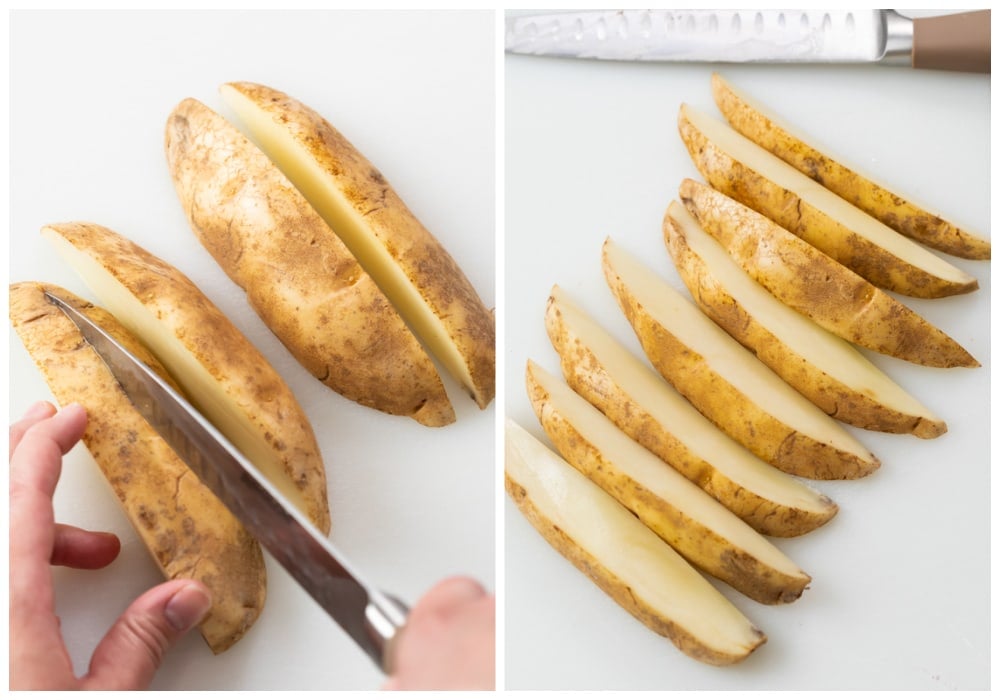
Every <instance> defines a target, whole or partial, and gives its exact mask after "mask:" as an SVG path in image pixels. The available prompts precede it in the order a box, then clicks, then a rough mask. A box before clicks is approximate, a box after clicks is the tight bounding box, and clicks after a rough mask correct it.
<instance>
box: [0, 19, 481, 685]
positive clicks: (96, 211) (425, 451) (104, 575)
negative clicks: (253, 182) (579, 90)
mask: <svg viewBox="0 0 1000 700" xmlns="http://www.w3.org/2000/svg"><path fill="white" fill-rule="evenodd" d="M10 28H11V37H12V45H11V83H10V107H11V114H10V120H11V121H10V127H11V135H10V138H11V152H10V156H11V160H10V185H11V187H10V197H11V216H10V278H11V280H12V281H20V280H38V281H45V282H51V283H56V284H60V285H63V286H65V287H67V288H68V289H70V290H71V291H74V292H76V293H78V294H80V295H81V296H84V297H85V298H90V299H93V298H94V297H93V296H92V295H91V294H90V292H89V290H88V289H86V287H84V286H83V284H82V283H81V282H80V281H79V279H78V278H77V277H76V276H75V274H74V273H73V272H72V271H71V270H70V269H68V268H67V267H65V266H64V265H63V263H62V262H61V261H60V260H58V259H56V258H55V257H54V256H53V252H52V251H51V250H50V248H49V245H48V243H47V242H45V241H44V240H42V239H41V237H40V236H39V234H38V231H39V228H40V227H41V226H43V225H44V224H47V223H54V222H59V221H69V220H89V221H94V222H96V223H99V224H102V225H104V226H107V227H109V228H111V229H113V230H115V231H117V232H118V233H120V234H122V235H125V236H127V237H129V238H132V239H133V240H135V241H137V242H138V243H139V244H140V245H143V246H144V247H146V248H147V249H148V250H150V251H151V252H153V253H154V254H156V255H158V256H160V257H161V258H163V259H165V260H167V261H168V262H170V263H172V264H174V265H175V266H177V267H178V268H180V269H181V270H182V271H183V272H184V273H185V274H187V275H188V276H189V277H191V278H192V279H193V280H194V281H195V283H196V284H198V285H199V286H200V287H201V288H202V290H203V291H204V292H205V293H206V294H207V295H208V296H209V298H211V299H212V300H213V301H214V302H215V303H216V304H217V305H218V306H219V307H220V308H221V309H222V310H223V311H224V312H225V313H226V314H227V315H228V316H229V317H230V318H231V319H232V320H233V322H234V323H236V325H237V326H239V327H240V328H241V329H242V330H243V331H244V332H245V333H246V334H247V336H248V337H249V338H250V339H251V340H252V341H253V342H254V343H256V344H257V346H258V347H259V348H260V349H261V350H262V351H263V352H264V354H265V355H266V356H267V358H268V359H269V360H270V361H271V362H272V363H273V364H274V365H275V367H276V368H277V369H278V370H279V372H281V374H282V375H283V376H284V377H285V378H286V380H287V381H288V383H289V384H290V385H291V387H292V389H293V390H294V391H295V393H296V395H297V396H298V398H299V400H300V402H301V403H302V404H303V407H304V408H305V410H306V412H307V413H308V415H309V417H310V419H311V420H312V423H313V426H314V428H315V431H316V433H317V437H318V439H319V442H320V448H321V450H322V453H323V457H324V460H325V462H326V465H327V473H328V478H329V486H330V500H331V504H330V506H331V512H332V518H333V528H332V535H331V538H332V540H333V541H334V542H335V543H336V544H337V545H338V546H340V547H341V549H342V550H343V551H344V552H345V553H346V554H347V555H348V556H349V557H350V559H351V560H352V561H353V562H354V563H355V564H356V565H357V567H358V568H359V569H360V570H361V571H363V572H364V573H365V574H367V576H368V578H369V579H370V580H371V581H373V582H374V583H375V584H377V585H379V586H381V587H383V588H384V589H385V590H386V591H388V592H391V593H394V594H396V595H398V596H399V597H400V598H402V599H403V600H405V601H407V602H409V603H410V604H413V603H415V602H416V600H417V599H418V598H419V596H420V594H421V593H422V592H423V591H425V590H426V589H427V588H429V587H430V586H431V585H432V584H434V583H435V582H436V581H437V580H438V579H440V578H442V577H444V576H446V575H450V574H469V575H472V576H474V577H476V578H477V579H479V580H481V581H483V582H484V583H485V584H486V585H487V587H488V588H490V589H493V588H494V553H495V548H494V521H495V510H494V502H495V489H494V480H495V479H494V477H495V471H494V453H495V449H494V422H495V418H496V415H497V409H496V407H495V405H491V406H490V407H489V409H488V410H486V411H480V410H479V409H478V408H476V407H475V405H474V404H473V403H472V401H471V400H469V399H468V398H467V397H466V395H465V394H464V392H463V391H461V390H460V389H459V388H458V387H457V385H456V384H455V383H454V382H452V381H450V380H448V381H447V383H446V386H447V388H448V390H449V394H450V395H451V396H452V399H453V403H454V405H455V408H456V411H457V413H458V422H457V423H456V424H454V425H452V426H449V427H446V428H440V429H431V428H425V427H422V426H420V425H418V424H417V423H415V422H414V421H412V420H410V419H407V418H401V417H392V416H387V415H384V414H381V413H377V412H375V411H372V410H368V409H364V408H361V407H359V406H357V405H355V404H353V403H351V402H348V401H347V400H345V399H343V398H341V397H340V396H338V395H337V394H335V393H333V392H332V391H331V390H329V389H327V388H326V387H325V386H323V385H321V384H320V383H319V382H318V381H316V380H315V379H313V378H312V377H311V376H309V375H308V374H307V373H306V372H305V371H304V370H302V369H301V368H300V367H299V366H298V365H297V364H296V363H295V362H294V360H293V359H292V358H291V356H290V355H289V354H288V353H287V351H286V350H285V349H284V348H283V347H282V346H281V345H280V344H279V343H278V342H277V340H275V338H274V337H273V336H272V335H271V334H270V333H269V331H268V330H267V329H266V328H265V327H264V326H263V324H262V323H261V322H260V321H259V319H258V318H257V317H256V316H255V315H254V314H253V312H252V311H251V310H250V309H249V307H248V306H247V304H246V302H245V300H244V296H243V294H242V292H241V291H240V290H239V289H238V288H237V287H236V286H235V285H234V284H233V283H232V282H230V281H229V279H228V278H227V277H226V276H225V275H224V274H223V273H222V271H221V270H220V269H219V268H218V267H217V266H216V264H215V262H214V261H213V260H212V259H211V258H210V257H209V255H208V254H207V253H206V252H205V251H204V250H203V249H202V248H201V246H200V245H199V244H198V242H197V240H196V238H195V237H194V235H193V234H192V233H191V232H190V230H189V228H188V225H187V222H186V220H185V218H184V216H183V213H182V210H181V207H180V205H179V203H178V201H177V196H176V193H175V191H174V189H173V185H172V183H171V181H170V178H169V174H168V172H167V168H166V164H165V160H164V156H163V127H164V124H165V122H166V119H167V115H168V114H169V112H170V110H171V109H172V108H173V107H174V106H175V105H176V104H177V103H178V102H180V101H181V100H182V99H183V98H185V97H195V98H197V99H199V100H201V101H202V102H204V103H206V104H207V105H208V106H209V107H212V108H213V109H216V110H219V111H221V112H222V113H223V114H227V115H228V112H227V111H226V110H225V108H224V105H223V104H222V101H221V99H220V98H219V97H218V94H217V89H218V86H219V85H220V84H222V83H223V82H226V81H231V80H250V81H255V82H261V83H265V84H268V85H271V86H273V87H276V88H278V89H281V90H283V91H285V92H288V93H289V94H291V95H293V96H294V97H297V98H298V99H300V100H302V101H303V102H305V103H306V104H309V105H310V106H312V107H313V108H315V109H316V110H318V111H319V112H320V113H321V114H323V115H324V116H326V117H327V119H329V120H330V121H331V123H333V124H334V125H335V126H336V127H337V128H339V129H340V130H341V131H342V132H343V133H344V134H345V135H346V136H347V137H348V138H349V139H350V140H351V141H353V142H354V144H355V145H356V146H357V147H358V148H359V149H360V150H361V151H362V152H363V153H365V154H366V155H367V156H368V158H369V159H370V160H371V161H372V162H373V163H375V165H376V166H377V167H378V168H379V169H380V170H381V171H382V173H383V174H384V175H385V176H386V178H387V179H388V180H389V181H390V182H391V183H392V184H393V186H394V187H395V188H396V190H397V191H398V192H399V193H400V195H401V196H402V198H403V199H404V201H406V202H407V204H408V205H409V206H410V208H411V209H412V210H413V211H414V212H415V213H416V214H417V216H418V217H419V218H420V219H421V220H422V221H423V222H424V223H425V225H426V226H427V227H428V228H429V229H430V230H431V231H432V232H434V233H435V235H436V236H437V237H438V238H439V239H440V240H441V241H442V242H443V243H444V245H445V247H446V248H448V250H449V251H450V252H451V253H452V255H453V256H454V257H455V259H456V260H457V261H458V263H459V264H460V265H461V266H462V268H463V269H464V270H465V272H466V273H467V275H468V276H469V277H470V279H471V281H472V283H473V285H474V286H475V287H476V289H477V290H478V291H479V293H480V295H481V296H482V297H483V299H484V301H485V302H486V304H487V305H488V306H490V307H492V306H494V305H495V304H496V299H495V294H494V283H495V266H494V259H495V255H494V252H495V244H494V241H495V234H494V226H495V208H494V193H495V189H496V187H495V185H496V181H495V155H494V150H495V149H494V143H495V124H496V121H495V119H496V118H495V80H494V73H495V67H496V60H497V58H496V53H495V50H494V36H495V35H494V13H493V12H491V11H486V12H474V13H469V12H450V13H436V14H428V13H398V12H390V13H354V12H292V11H281V12H257V11H240V12H232V11H203V12H140V13H128V12H66V11H57V12H49V13H28V12H17V13H14V14H13V15H12V16H11V20H10ZM9 348H10V372H11V389H10V403H9V408H10V411H11V415H12V416H13V417H17V416H20V415H21V413H22V412H23V411H24V410H25V409H26V408H27V407H28V406H29V405H30V404H31V403H32V402H34V401H36V400H38V399H45V398H51V394H50V393H49V391H48V389H47V387H46V385H45V383H44V381H43V380H42V378H41V375H40V374H39V372H38V371H37V370H36V369H35V367H34V365H33V364H32V362H31V360H30V358H29V357H28V356H27V353H26V352H25V351H24V349H23V346H22V345H21V343H20V341H19V340H18V338H17V336H16V335H15V334H13V333H11V339H10V342H9ZM56 509H57V510H56V512H57V517H58V518H59V519H60V520H63V521H66V522H71V523H73V524H76V525H79V526H82V527H88V528H95V529H102V530H111V531H114V532H116V533H118V535H119V536H120V537H121V538H122V541H123V545H124V547H123V551H122V553H121V555H120V557H119V559H118V561H116V562H115V563H114V564H113V565H111V566H110V567H108V568H107V569H106V570H103V571H99V572H79V571H71V570H64V569H58V570H56V573H55V575H56V584H57V596H58V614H59V615H60V617H61V619H62V628H63V631H64V632H65V635H66V638H67V640H68V643H69V647H70V652H71V654H72V658H73V660H74V663H75V664H76V668H77V670H78V671H80V672H82V671H84V670H85V668H86V664H87V662H88V660H89V655H90V651H91V650H92V648H93V646H94V645H95V643H96V642H97V640H98V639H99V638H100V636H101V635H102V634H103V632H104V630H106V629H107V627H108V626H109V625H110V624H111V622H112V621H113V620H114V618H115V617H116V616H117V615H118V614H119V612H120V611H121V610H122V609H124V607H125V605H126V604H127V603H128V602H129V601H131V600H132V599H133V598H135V597H136V596H138V595H139V594H140V593H141V592H142V591H144V590H145V589H147V588H148V587H150V586H152V585H154V584H156V583H157V582H159V581H160V580H161V579H160V574H159V572H158V570H157V569H156V567H155V565H154V563H153V561H152V559H151V557H150V556H149V555H148V554H147V553H146V551H145V548H144V547H143V546H142V544H141V543H140V542H138V541H137V539H136V537H135V535H134V534H133V532H132V530H131V529H130V527H129V526H128V524H127V522H126V521H125V519H124V517H123V516H122V515H121V513H120V510H119V508H118V505H117V502H116V501H115V499H114V498H113V496H112V494H111V492H110V489H109V488H108V487H107V486H106V484H105V483H104V481H103V478H102V477H101V476H100V474H99V472H98V470H97V467H96V465H95V464H94V463H93V461H92V460H91V459H90V457H89V455H88V454H87V453H86V452H85V451H84V450H83V449H82V447H81V448H77V449H76V450H74V451H73V452H72V453H71V454H70V455H69V457H68V458H67V459H66V462H65V467H64V471H63V477H62V481H61V483H60V486H59V489H58V491H57V497H56ZM268 577H269V590H268V600H267V604H266V606H265V609H264V611H263V614H262V616H261V618H260V619H259V621H258V622H257V624H256V625H255V626H254V627H253V628H252V629H251V630H250V632H249V633H248V634H247V636H246V637H245V638H244V639H243V640H242V641H240V642H239V643H238V644H237V645H236V646H234V647H233V648H232V649H231V650H229V651H227V652H225V653H224V654H222V655H220V656H218V657H213V655H212V654H211V652H210V651H209V650H208V648H207V646H206V645H205V644H204V642H203V641H202V640H201V639H200V637H199V636H198V635H197V634H192V635H189V636H188V637H187V638H185V639H184V640H183V641H182V642H181V644H180V646H179V648H178V649H176V650H175V651H174V652H172V653H171V654H170V655H168V657H167V659H166V662H165V664H164V666H163V668H162V670H161V672H160V673H159V674H158V676H157V677H156V680H155V682H154V688H158V689H214V688H222V689H254V690H262V689H317V690H322V689H348V688H357V689H367V688H375V687H377V686H378V685H379V684H380V683H381V680H382V676H381V674H380V673H379V672H378V671H377V670H376V669H375V667H374V665H373V664H371V663H370V662H369V660H368V658H367V657H365V656H364V655H363V654H362V653H361V652H360V651H359V650H358V649H357V648H356V647H355V646H354V645H353V643H352V642H351V641H350V640H349V638H348V637H347V636H346V635H344V634H343V633H342V632H341V631H340V629H339V628H338V627H336V625H335V624H334V623H333V622H332V621H330V620H329V619H328V618H327V617H326V616H325V614H324V613H322V612H321V611H320V609H319V608H318V607H317V606H316V605H315V604H314V603H313V602H312V601H311V599H310V598H308V596H307V595H306V594H305V593H304V592H303V591H302V590H300V589H299V588H298V587H297V586H296V584H295V583H294V582H293V581H292V580H291V579H290V578H289V577H288V576H287V574H285V572H284V571H282V570H281V568H280V566H278V565H276V564H275V563H274V562H273V560H271V559H268Z"/></svg>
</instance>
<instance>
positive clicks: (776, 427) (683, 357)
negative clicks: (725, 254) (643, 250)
mask: <svg viewBox="0 0 1000 700" xmlns="http://www.w3.org/2000/svg"><path fill="white" fill-rule="evenodd" d="M603 266H604V275H605V278H606V279H607V281H608V285H609V286H610V287H611V290H612V292H614V294H615V297H616V298H617V299H618V304H619V306H620V307H621V309H622V311H624V313H625V316H626V318H628V320H629V323H631V324H632V327H633V329H634V330H635V333H636V336H637V337H638V339H639V343H640V344H641V345H642V348H643V350H644V351H645V353H646V356H647V357H648V358H649V360H650V362H652V364H653V367H655V368H656V369H657V371H659V372H660V374H662V375H663V376H664V378H666V380H667V381H669V382H670V383H671V384H673V385H674V388H675V389H677V390H678V391H679V392H680V393H681V394H682V395H684V396H685V397H686V398H687V399H688V400H689V401H690V402H691V403H693V404H694V406H695V408H697V409H698V410H699V411H701V412H702V414H704V415H705V416H706V417H707V418H708V419H709V420H711V421H712V422H713V423H715V424H716V425H718V426H719V427H720V428H721V429H722V430H723V431H724V432H726V433H727V434H729V435H730V436H731V437H732V438H734V439H735V440H736V441H737V442H739V443H740V444H742V445H744V446H745V447H747V448H748V449H749V450H750V451H751V452H753V453H754V454H756V455H757V456H758V457H760V458H761V459H763V460H764V461H765V462H767V463H768V464H772V465H774V466H776V467H778V468H779V469H781V470H783V471H786V472H789V473H791V474H795V475H797V476H804V477H807V478H811V479H854V478H858V477H861V476H865V475H867V474H870V473H871V472H873V471H874V470H875V469H877V468H878V467H879V461H878V459H876V458H875V456H874V455H872V454H871V453H870V452H869V451H868V450H867V449H865V447H864V446H863V445H861V443H859V442H858V441H857V440H855V439H854V437H852V436H851V435H850V433H848V432H847V431H845V430H844V428H843V427H841V426H840V424H838V423H837V422H836V421H835V420H834V419H832V418H830V416H828V415H826V414H825V413H823V412H822V411H821V410H820V409H819V408H818V407H816V406H815V405H814V404H812V403H811V402H810V401H809V400H808V399H807V398H805V397H804V396H802V395H801V394H799V393H798V392H797V391H795V390H794V389H793V388H792V387H790V386H789V385H788V384H786V383H785V382H784V380H782V379H781V377H779V376H778V375H777V374H775V373H774V372H773V371H772V370H771V369H769V368H768V367H767V366H766V365H765V364H764V363H762V362H761V361H760V360H758V359H757V358H755V357H754V356H753V354H752V353H750V352H749V351H748V350H747V349H746V348H744V347H743V346H742V345H740V344H739V343H738V342H736V341H735V340H733V339H732V338H731V337H730V336H729V335H727V334H726V332H725V331H723V330H722V329H721V328H719V327H718V326H717V325H716V324H715V323H713V322H712V321H711V320H710V319H709V318H708V317H707V316H705V314H703V313H702V312H701V311H700V310H699V309H698V307H697V306H695V305H694V304H693V303H691V302H690V301H688V300H687V299H685V298H684V297H682V296H681V295H680V294H679V293H678V292H677V291H676V290H675V289H674V288H673V287H671V286H670V285H669V284H667V283H666V282H665V281H664V280H663V279H662V278H660V277H659V276H658V275H656V274H655V273H654V272H653V271H652V270H650V269H649V268H648V267H646V266H645V265H643V264H642V263H641V262H639V261H638V260H637V259H636V258H635V257H634V256H632V255H631V254H629V253H627V252H625V251H624V250H623V249H622V248H620V247H619V246H618V245H617V244H615V243H614V241H612V240H611V239H608V240H607V241H605V244H604V250H603Z"/></svg>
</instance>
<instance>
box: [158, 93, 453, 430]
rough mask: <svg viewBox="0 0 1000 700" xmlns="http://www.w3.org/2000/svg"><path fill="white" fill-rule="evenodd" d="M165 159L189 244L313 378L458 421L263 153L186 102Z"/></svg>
mask: <svg viewBox="0 0 1000 700" xmlns="http://www.w3.org/2000/svg"><path fill="white" fill-rule="evenodd" d="M165 150H166V156H167V164H168V166H169V169H170V173H171V176H172V177H173V181H174V185H175V187H176V189H177V194H178V196H179V199H180V202H181V205H182V206H183V208H184V213H185V214H186V215H187V218H188V221H189V222H190V224H191V228H192V230H193V231H194V233H195V235H196V236H197V237H198V239H199V240H200V241H201V243H202V244H203V245H204V246H205V248H206V249H207V250H208V251H209V253H211V254H212V256H213V257H214V258H215V260H216V261H217V262H218V263H219V265H220V266H221V267H222V269H223V270H224V271H225V272H226V274H227V275H229V277H230V278H231V279H232V280H233V281H234V282H236V284H238V285H239V286H240V287H242V288H243V289H244V290H245V291H246V293H247V300H248V301H249V303H250V305H251V306H252V307H253V309H254V310H255V311H256V312H257V314H258V315H259V316H260V317H261V319H263V321H264V322H265V323H266V324H267V326H268V327H269V328H270V329H271V330H272V331H273V332H274V334H275V335H276V336H277V337H278V338H279V339H280V340H281V341H282V343H284V345H285V347H287V348H288V350H289V351H290V352H291V353H292V355H294V356H295V358H296V359H297V360H298V361H299V362H300V363H301V364H302V365H303V366H304V367H305V368H306V369H307V370H308V371H309V372H310V373H311V374H312V375H313V376H315V377H316V378H318V379H319V380H320V381H322V382H323V383H324V384H326V385H327V386H329V387H330V388H332V389H333V390H334V391H336V392H338V393H339V394H342V395H343V396H345V397H347V398H349V399H351V400H353V401H356V402H358V403H360V404H362V405H365V406H370V407H372V408H375V409H378V410H380V411H384V412H386V413H390V414H393V415H401V416H409V417H411V418H413V419H414V420H416V421H417V422H418V423H421V424H423V425H428V426H443V425H448V424H449V423H453V422H454V421H455V411H454V409H453V408H452V405H451V402H450V401H449V400H448V396H447V394H446V392H445V389H444V385H443V384H442V382H441V378H440V377H439V376H438V373H437V369H436V368H435V367H434V363H433V362H432V361H431V359H430V358H429V357H428V356H427V353H426V352H425V351H424V349H423V347H422V346H421V345H420V343H419V342H418V341H417V339H416V337H414V335H413V333H412V332H411V331H410V329H409V328H407V326H406V324H405V323H404V322H403V320H402V319H401V318H400V316H399V314H398V313H397V312H396V310H395V308H393V306H392V304H391V303H390V302H389V300H388V299H387V298H386V296H385V294H383V293H382V291H381V290H380V289H379V288H378V286H377V285H376V284H375V282H374V281H373V280H372V278H371V277H370V276H369V275H368V274H367V273H365V271H364V270H363V269H362V268H361V266H360V265H359V264H358V262H357V260H356V259H355V258H354V256H353V255H351V253H350V251H348V250H347V247H346V246H345V245H344V243H343V242H342V241H341V240H340V238H339V237H338V236H337V235H336V234H335V233H334V232H333V231H332V230H331V229H330V227H329V226H327V224H326V222H324V221H323V220H322V218H320V216H319V215H318V214H317V213H316V212H315V211H314V210H313V209H312V207H310V205H309V204H308V202H306V200H305V198H304V197H303V196H302V194H301V193H300V192H299V191H298V190H297V189H295V187H294V186H293V185H292V184H291V183H290V182H289V181H288V179H287V178H286V177H285V176H284V175H283V174H282V173H281V171H280V170H278V168H277V167H276V166H275V165H274V164H273V163H272V162H271V161H270V159H269V158H268V157H267V156H265V155H264V154H263V152H261V151H260V149H258V148H257V147H256V146H255V145H254V144H253V143H252V142H251V141H250V140H249V139H248V138H246V137H245V136H243V134H242V133H240V131H238V130H237V129H236V128H235V127H233V126H232V125H230V124H229V123H228V122H227V121H226V120H225V119H223V118H222V117H221V116H219V115H218V114H216V113H215V112H213V111H212V110H210V109H208V108H207V107H206V106H204V105H203V104H201V103H200V102H198V101H197V100H193V99H186V100H184V101H183V102H181V103H180V104H179V105H178V106H177V107H176V108H175V109H174V110H173V112H172V113H171V114H170V116H169V118H168V119H167V125H166V135H165Z"/></svg>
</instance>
